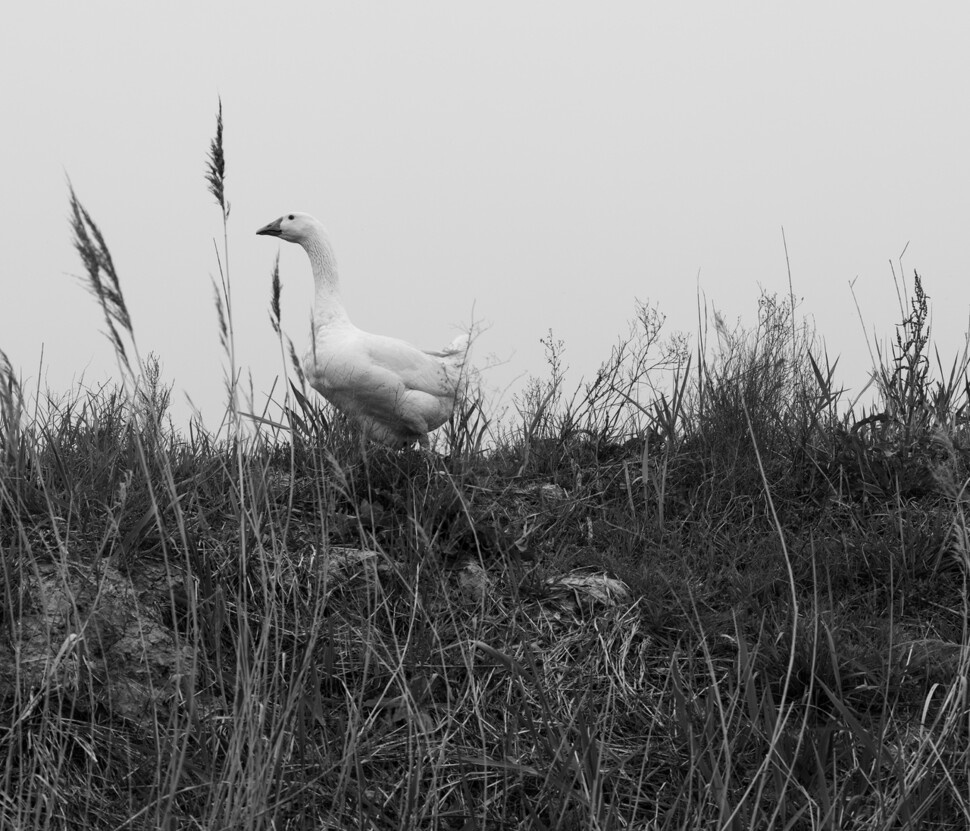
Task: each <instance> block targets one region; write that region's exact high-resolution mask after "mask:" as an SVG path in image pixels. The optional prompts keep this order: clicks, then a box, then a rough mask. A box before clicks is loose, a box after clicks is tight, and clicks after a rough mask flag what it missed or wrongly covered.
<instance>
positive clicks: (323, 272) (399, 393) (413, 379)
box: [256, 213, 468, 448]
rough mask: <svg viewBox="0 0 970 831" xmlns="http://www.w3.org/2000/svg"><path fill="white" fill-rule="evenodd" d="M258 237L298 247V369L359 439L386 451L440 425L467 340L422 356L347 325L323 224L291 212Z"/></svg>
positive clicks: (423, 438) (422, 438)
mask: <svg viewBox="0 0 970 831" xmlns="http://www.w3.org/2000/svg"><path fill="white" fill-rule="evenodd" d="M256 233H257V234H265V235H267V236H272V237H279V238H280V239H284V240H286V241H287V242H295V243H297V244H299V245H301V246H303V250H304V251H306V253H307V256H308V257H309V258H310V265H311V267H312V268H313V281H314V283H315V285H316V297H315V300H314V304H313V324H312V331H311V338H310V348H309V349H308V350H307V353H306V355H305V356H304V358H303V371H304V372H305V373H306V376H307V378H308V379H309V381H310V385H311V386H312V387H313V388H314V389H315V390H316V391H317V392H319V393H320V394H321V395H322V396H323V397H324V398H326V399H327V400H328V401H329V402H330V403H332V404H333V405H334V406H335V407H337V409H339V410H341V411H342V412H344V413H346V414H347V415H348V416H350V417H351V418H353V419H354V420H355V421H356V422H357V423H358V424H359V425H360V426H361V427H362V428H363V431H364V434H365V435H366V436H367V437H368V438H371V439H374V440H375V441H379V442H383V443H384V444H386V445H390V446H391V447H399V448H400V447H406V446H409V445H411V444H413V443H414V442H415V441H418V442H420V443H421V446H422V447H427V446H428V433H429V432H430V431H431V430H434V429H435V428H436V427H440V426H441V425H442V424H444V423H445V422H446V421H447V420H448V417H449V416H450V415H451V413H452V411H453V410H454V408H455V395H456V394H457V391H458V383H459V380H460V378H461V373H462V368H463V366H464V363H465V357H466V355H467V352H468V335H461V336H460V337H457V338H455V340H454V341H452V343H451V344H450V345H449V346H447V347H445V348H444V349H443V350H441V351H440V352H426V351H424V350H422V349H418V348H417V347H414V346H411V344H409V343H405V342H404V341H402V340H398V339H397V338H388V337H384V336H383V335H372V334H369V333H368V332H364V331H362V330H360V329H358V328H357V327H356V326H354V324H353V323H351V321H350V318H349V317H348V316H347V311H346V309H344V304H343V302H342V301H341V299H340V282H339V279H338V277H337V260H336V258H335V257H334V254H333V248H332V247H331V246H330V240H329V239H328V238H327V234H326V231H324V229H323V226H322V225H321V224H320V223H319V222H318V221H317V220H316V219H314V218H313V217H312V216H310V215H309V214H301V213H292V214H286V215H285V216H281V217H280V218H279V219H275V220H273V221H272V222H270V223H269V224H268V225H265V226H263V227H262V228H260V229H259V230H258V231H257V232H256Z"/></svg>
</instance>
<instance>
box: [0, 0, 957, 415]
mask: <svg viewBox="0 0 970 831" xmlns="http://www.w3.org/2000/svg"><path fill="white" fill-rule="evenodd" d="M153 8H154V9H156V10H157V11H152V12H150V11H148V9H149V5H148V4H140V3H137V4H136V3H120V2H119V3H103V2H93V3H67V2H63V3H19V4H14V5H11V6H10V8H8V9H7V10H6V11H5V12H4V23H3V27H2V32H0V72H2V77H3V83H2V85H0V113H2V120H3V124H4V129H3V131H2V138H0V142H2V145H0V146H2V148H3V152H2V153H0V252H2V278H0V279H2V284H0V285H2V294H0V348H2V349H3V350H5V351H6V352H7V354H8V355H9V356H10V359H11V361H12V362H13V364H14V366H16V367H18V368H19V369H20V371H21V372H22V374H23V377H24V380H25V382H26V383H27V384H28V385H33V384H35V383H36V382H37V380H38V378H37V376H38V364H39V361H40V357H41V352H42V349H43V354H44V368H43V376H42V378H41V379H40V381H41V386H43V385H45V384H46V385H48V386H49V387H50V388H51V389H52V390H54V391H60V390H66V389H68V388H69V387H70V386H71V385H72V383H74V382H76V381H78V380H80V379H81V378H82V377H83V379H84V381H85V383H87V384H88V385H96V384H97V383H98V382H100V381H102V380H104V379H105V378H110V377H112V376H115V375H117V369H116V367H115V364H114V360H113V357H112V351H111V347H110V344H109V343H108V342H107V340H106V339H105V338H104V336H103V335H102V334H101V332H102V330H103V328H104V327H103V324H102V321H101V319H100V312H99V310H98V308H97V305H96V303H95V302H94V300H93V298H91V297H90V296H89V295H88V294H87V293H86V292H85V289H84V288H83V286H82V285H81V284H80V282H79V281H78V280H77V279H75V278H74V277H73V276H72V275H77V274H80V272H81V265H80V262H79V260H78V257H77V255H76V254H75V252H74V251H73V249H72V246H71V235H70V229H69V223H68V196H67V186H66V176H68V175H69V176H70V178H71V180H72V182H73V184H74V187H75V189H76V191H77V194H78V196H79V197H80V199H81V201H82V202H83V204H84V205H85V206H86V207H87V209H88V210H89V211H90V212H91V214H92V216H93V217H94V218H95V220H96V221H97V222H98V224H99V225H100V227H101V229H102V231H103V232H104V234H105V237H106V239H107V241H108V244H109V246H110V248H111V250H112V252H113V255H114V259H115V264H116V266H117V267H118V270H119V272H120V275H121V280H122V285H123V288H124V291H125V293H126V296H127V299H128V303H129V306H130V309H131V314H132V319H133V322H134V325H135V329H136V335H137V340H138V344H139V347H140V349H141V352H142V353H143V354H145V353H147V352H149V351H155V352H157V353H158V354H159V355H160V357H161V361H162V364H163V369H164V374H165V377H166V378H167V379H168V380H169V381H173V382H174V383H175V385H176V393H175V397H176V400H177V408H176V411H177V412H178V413H181V414H183V415H184V413H186V412H187V411H188V410H187V407H186V405H185V404H184V400H185V394H188V395H190V396H191V397H192V399H193V400H194V401H195V402H196V404H197V405H199V406H200V407H201V408H202V410H203V413H204V414H205V415H206V416H207V418H215V419H218V416H219V414H220V413H221V411H222V404H223V400H224V397H223V391H222V381H221V378H222V366H223V362H224V356H223V355H222V353H221V351H220V348H219V339H218V327H217V322H216V320H217V318H216V313H215V308H214V305H213V302H212V287H211V282H210V277H211V275H213V274H215V273H216V272H217V266H216V260H215V255H214V252H213V238H214V237H217V238H218V239H219V240H220V241H221V224H220V219H219V213H218V209H217V208H216V207H215V205H214V204H213V200H212V198H211V196H210V195H209V194H208V193H207V191H206V188H205V183H204V179H203V173H204V160H205V155H206V150H207V147H208V142H209V140H210V138H211V136H212V134H213V128H214V122H215V111H216V103H217V97H218V96H220V95H221V96H222V101H223V106H224V118H225V148H226V157H227V164H228V183H227V184H228V198H229V200H230V202H231V203H232V214H231V217H230V227H229V248H230V255H229V256H230V264H229V265H230V274H231V279H232V284H233V291H234V301H235V309H234V318H235V329H236V336H237V346H238V349H239V354H240V361H241V363H243V364H244V365H246V366H248V367H251V368H252V372H253V376H254V380H255V383H256V386H257V388H258V389H262V390H264V391H266V392H268V390H269V388H270V386H271V385H272V382H273V378H274V377H276V376H277V375H279V374H280V372H281V370H282V365H281V361H280V357H279V350H278V347H277V346H276V343H275V340H274V336H273V333H272V330H271V328H270V325H269V322H268V316H267V315H268V303H269V275H270V270H271V266H272V262H273V259H274V257H275V255H276V252H277V250H278V249H281V254H282V256H281V266H282V277H283V324H284V328H285V329H286V330H287V332H288V333H289V334H290V336H291V337H292V338H293V340H294V341H295V342H296V343H297V346H298V348H299V349H300V351H302V348H303V344H304V341H305V338H306V336H307V332H308V320H309V303H310V300H311V297H312V285H311V278H310V272H309V266H308V264H307V261H306V258H305V255H304V254H303V252H302V250H300V249H299V248H298V247H296V246H291V245H287V244H286V243H279V242H277V241H276V240H272V239H268V238H266V237H256V236H255V234H254V232H255V230H256V229H257V228H258V227H259V226H261V225H263V224H265V223H266V222H268V221H270V220H272V219H275V218H276V217H277V216H279V215H280V214H282V213H284V212H289V211H306V212H309V213H312V214H313V215H315V216H316V217H317V218H319V219H320V220H321V221H322V222H323V223H324V224H325V225H326V226H327V227H328V229H329V231H330V234H331V237H332V241H333V244H334V247H335V250H336V253H337V258H338V262H339V265H340V270H341V276H342V280H343V287H344V296H345V301H346V305H347V307H348V309H349V311H350V314H351V316H352V318H353V319H354V321H355V322H356V323H357V324H358V325H359V326H361V327H362V328H364V329H367V330H369V331H373V332H379V333H382V334H389V335H394V336H397V337H401V338H404V339H406V340H409V341H411V342H414V343H415V344H417V345H420V346H424V347H426V348H435V347H439V346H442V345H444V344H446V343H447V342H449V341H450V340H452V338H453V337H454V336H455V334H456V332H457V331H458V329H459V328H461V327H464V326H466V325H467V323H468V322H469V321H470V320H471V319H472V317H473V316H474V318H475V319H476V320H477V321H478V322H480V323H484V324H486V325H488V326H489V327H490V328H489V329H488V330H487V332H486V333H485V334H484V335H483V336H482V337H481V338H480V340H479V342H478V344H477V345H476V351H475V360H476V362H478V363H481V364H484V363H486V362H487V360H488V356H490V355H495V356H499V357H500V358H502V359H504V360H505V361H506V363H504V364H503V365H502V366H500V367H498V368H496V369H493V370H491V371H489V372H488V373H486V378H485V380H486V383H488V384H489V385H491V386H492V387H493V388H494V389H496V390H500V389H503V388H505V387H506V386H508V385H509V384H513V383H515V384H517V385H521V380H519V381H516V380H515V379H517V378H519V379H521V378H522V377H523V376H524V375H527V374H529V373H536V374H543V373H545V366H544V362H543V348H542V346H541V345H540V343H539V338H540V337H542V336H544V335H545V334H546V332H547V330H549V329H550V328H551V329H552V330H553V332H554V333H555V335H556V337H558V338H562V339H563V340H564V341H565V344H566V354H565V362H566V363H567V364H568V365H569V366H570V367H571V373H570V379H571V380H572V382H573V383H575V382H576V381H578V380H579V378H580V376H582V375H587V376H588V375H591V374H592V373H593V372H595V369H596V367H597V366H598V364H599V363H600V362H601V361H602V360H604V359H605V358H606V357H607V356H608V355H609V351H610V347H611V346H612V345H613V344H614V343H615V342H616V339H617V337H618V336H620V335H621V334H623V333H624V332H625V331H626V326H627V321H628V320H629V319H630V318H631V317H632V316H633V314H634V311H635V299H636V298H639V299H640V300H643V301H650V302H654V303H656V304H658V305H659V307H660V309H661V311H663V312H664V313H666V314H667V316H668V326H669V327H670V328H671V330H674V329H680V330H685V331H693V330H694V329H695V328H696V320H697V296H698V291H699V290H700V291H701V292H702V293H703V296H704V297H705V298H706V301H707V302H708V303H709V304H710V305H711V306H712V307H715V308H718V309H719V310H721V312H722V313H723V314H724V316H725V317H726V318H727V319H728V320H735V319H737V318H739V317H740V318H741V319H742V320H744V321H747V322H748V323H753V322H754V320H755V319H756V309H757V307H756V300H757V297H758V293H759V290H760V288H761V287H763V288H765V289H767V290H769V291H777V292H780V293H787V291H788V277H787V272H786V266H785V255H784V248H783V246H782V236H781V227H782V226H784V228H785V234H786V236H787V240H788V249H789V254H790V257H791V267H792V275H793V281H794V287H795V293H796V295H797V296H798V297H799V298H800V299H802V306H801V311H802V312H803V313H804V314H806V315H808V316H810V317H812V318H814V320H815V322H816V325H817V327H818V330H819V333H820V334H821V335H822V336H823V337H824V338H825V339H826V341H827V343H828V348H829V351H830V353H832V354H833V355H834V354H841V355H842V363H841V364H840V367H842V373H841V374H842V379H841V380H842V381H843V383H845V384H847V385H849V386H852V387H856V388H858V387H860V386H861V385H862V384H863V383H864V382H865V378H866V369H867V368H868V365H869V362H868V349H867V345H866V337H865V334H864V332H863V329H862V326H861V324H860V323H859V320H858V316H857V313H856V310H855V306H854V301H853V298H852V294H851V292H850V290H849V284H850V282H851V281H853V280H856V283H855V287H856V294H857V297H858V300H859V303H860V305H861V308H862V313H863V316H864V318H865V321H866V323H867V325H868V326H869V327H870V328H871V329H875V330H876V332H877V333H878V334H879V336H880V337H883V338H887V337H890V336H891V335H892V332H893V324H894V323H895V322H896V321H897V320H898V318H899V313H898V311H897V301H896V294H895V290H894V288H893V283H892V275H891V272H890V268H889V263H890V261H895V260H896V258H897V257H898V256H899V254H900V252H901V251H902V249H903V247H904V246H905V245H906V244H907V243H909V249H908V251H907V253H906V256H905V258H904V260H903V265H904V268H905V269H906V271H907V273H908V274H911V273H912V270H913V269H917V270H918V271H919V272H920V273H921V274H922V275H923V277H924V280H925V286H926V289H927V291H928V293H929V294H930V296H931V302H932V308H933V314H934V324H935V331H936V334H937V340H938V342H939V345H940V349H941V352H942V353H943V355H944V357H945V358H949V357H950V356H952V355H953V353H954V351H955V350H956V348H957V347H958V345H960V344H962V340H963V333H964V332H965V330H966V323H967V314H968V304H970V282H968V280H967V276H968V266H970V262H968V260H970V255H968V244H967V239H968V230H970V114H968V108H970V97H968V82H970V49H968V48H967V43H968V38H970V26H968V24H970V5H968V4H966V3H956V2H951V3H934V4H917V3H900V2H879V3H851V4H849V3H818V2H816V3H812V4H802V5H800V6H799V7H798V8H794V7H793V6H792V5H791V4H779V3H743V4H737V3H703V4H692V3H646V2H638V3H627V4H622V3H610V4H603V3H596V4H593V3H583V4H578V3H565V2H557V3H522V2H516V3H504V2H491V3H487V4H483V3H479V4H470V3H454V2H441V3H428V2H421V3H407V4H394V5H390V4H380V5H378V4H372V3H357V2H355V3H342V4H334V3H299V2H294V3H288V4H275V5H274V4H267V3H265V2H260V3H255V2H248V1H247V2H240V0H234V2H224V3H213V2H207V3H191V4H190V3H175V4H165V5H164V6H155V5H153Z"/></svg>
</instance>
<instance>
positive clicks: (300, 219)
mask: <svg viewBox="0 0 970 831" xmlns="http://www.w3.org/2000/svg"><path fill="white" fill-rule="evenodd" d="M322 232H323V226H322V225H321V224H320V223H319V222H317V220H315V219H314V218H313V217H312V216H310V214H300V213H293V214H284V215H283V216H281V217H280V218H279V219H274V220H273V221H272V222H270V223H269V224H268V225H264V226H263V227H262V228H260V229H259V230H258V231H257V232H256V233H257V235H258V234H262V235H264V236H268V237H279V238H280V239H284V240H286V241H287V242H295V243H302V242H303V241H304V240H307V239H309V238H311V237H313V236H320V235H322Z"/></svg>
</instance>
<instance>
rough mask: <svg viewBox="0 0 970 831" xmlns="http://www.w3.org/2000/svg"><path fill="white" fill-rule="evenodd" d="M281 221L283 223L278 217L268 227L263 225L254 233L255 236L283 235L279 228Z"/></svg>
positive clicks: (281, 218)
mask: <svg viewBox="0 0 970 831" xmlns="http://www.w3.org/2000/svg"><path fill="white" fill-rule="evenodd" d="M282 221H283V217H280V218H279V219H274V220H273V221H272V222H271V223H270V224H269V225H264V226H263V227H262V228H260V229H259V230H258V231H257V232H256V235H257V236H259V235H260V234H263V235H265V236H268V237H278V236H280V234H282V233H283V231H282V229H281V228H280V222H282Z"/></svg>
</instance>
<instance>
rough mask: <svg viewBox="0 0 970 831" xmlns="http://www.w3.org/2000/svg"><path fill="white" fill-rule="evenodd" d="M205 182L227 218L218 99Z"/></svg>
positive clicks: (220, 101) (224, 167)
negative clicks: (214, 132)
mask: <svg viewBox="0 0 970 831" xmlns="http://www.w3.org/2000/svg"><path fill="white" fill-rule="evenodd" d="M205 178H206V181H207V182H208V183H209V193H211V194H212V195H213V196H214V197H215V198H216V202H217V203H218V205H219V207H220V208H222V213H223V214H224V215H225V216H227V217H228V216H229V203H228V202H227V201H226V157H225V155H224V153H223V151H222V98H221V97H220V98H219V111H218V113H217V114H216V134H215V136H213V138H212V141H211V143H210V144H209V158H208V159H207V160H206V172H205Z"/></svg>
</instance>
